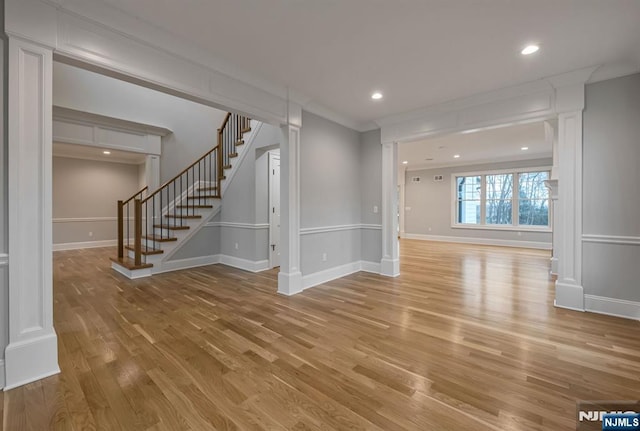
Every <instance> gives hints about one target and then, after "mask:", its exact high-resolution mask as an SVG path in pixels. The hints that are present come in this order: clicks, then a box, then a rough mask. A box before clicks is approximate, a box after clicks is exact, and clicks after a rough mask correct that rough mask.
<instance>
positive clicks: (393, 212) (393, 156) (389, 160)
mask: <svg viewBox="0 0 640 431" xmlns="http://www.w3.org/2000/svg"><path fill="white" fill-rule="evenodd" d="M380 273H381V274H382V275H386V276H388V277H397V276H398V275H400V257H399V252H398V144H396V143H395V142H383V143H382V260H381V261H380Z"/></svg>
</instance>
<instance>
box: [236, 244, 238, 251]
mask: <svg viewBox="0 0 640 431" xmlns="http://www.w3.org/2000/svg"><path fill="white" fill-rule="evenodd" d="M237 249H238V243H237V242H236V250H237Z"/></svg>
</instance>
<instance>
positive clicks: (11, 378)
mask: <svg viewBox="0 0 640 431" xmlns="http://www.w3.org/2000/svg"><path fill="white" fill-rule="evenodd" d="M4 372H5V374H4V375H5V382H4V383H5V385H4V390H5V391H8V390H9V389H13V388H17V387H18V386H22V385H26V384H27V383H31V382H35V381H36V380H40V379H44V378H45V377H49V376H53V375H54V374H58V373H59V372H60V368H59V367H58V341H57V336H56V334H55V332H53V331H51V334H48V335H45V336H42V337H38V338H34V339H30V340H26V341H21V342H17V343H11V344H9V345H8V346H7V348H6V350H5V360H4Z"/></svg>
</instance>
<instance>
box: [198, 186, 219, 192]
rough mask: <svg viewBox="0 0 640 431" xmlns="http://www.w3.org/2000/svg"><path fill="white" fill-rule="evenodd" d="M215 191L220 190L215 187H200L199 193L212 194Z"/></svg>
mask: <svg viewBox="0 0 640 431" xmlns="http://www.w3.org/2000/svg"><path fill="white" fill-rule="evenodd" d="M213 190H218V187H217V186H213V187H198V189H197V191H199V192H210V191H213Z"/></svg>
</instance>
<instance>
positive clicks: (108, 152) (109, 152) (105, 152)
mask: <svg viewBox="0 0 640 431" xmlns="http://www.w3.org/2000/svg"><path fill="white" fill-rule="evenodd" d="M102 154H106V155H109V154H111V151H103V152H102Z"/></svg>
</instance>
